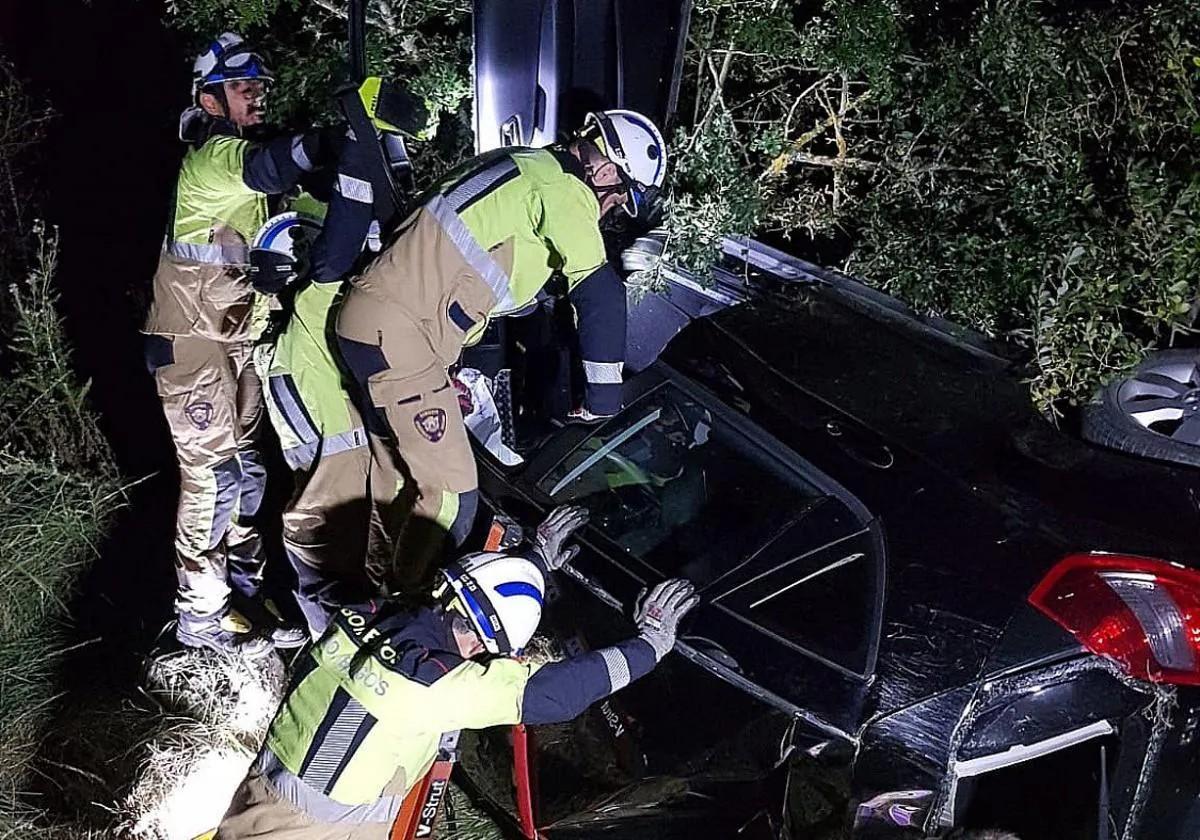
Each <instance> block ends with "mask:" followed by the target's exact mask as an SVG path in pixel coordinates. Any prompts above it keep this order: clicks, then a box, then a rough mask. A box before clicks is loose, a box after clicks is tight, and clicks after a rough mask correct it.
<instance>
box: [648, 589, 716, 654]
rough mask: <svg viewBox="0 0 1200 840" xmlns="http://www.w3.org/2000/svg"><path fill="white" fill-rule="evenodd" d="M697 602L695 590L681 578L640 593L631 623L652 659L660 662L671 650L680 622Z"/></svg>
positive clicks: (697, 596)
mask: <svg viewBox="0 0 1200 840" xmlns="http://www.w3.org/2000/svg"><path fill="white" fill-rule="evenodd" d="M699 602H700V596H699V595H697V594H696V587H695V586H693V585H692V582H691V581H690V580H686V579H684V578H671V579H669V580H664V581H663V582H662V583H660V584H659V585H658V586H656V587H654V589H653V590H651V592H650V594H649V595H647V594H646V590H644V589H643V590H642V592H641V594H640V595H639V596H638V605H637V607H636V608H635V609H634V611H633V623H634V624H636V625H637V628H638V636H639V637H640V638H642V639H644V640H645V641H646V642H648V643H649V645H650V647H652V648H654V657H655V659H657V660H659V661H661V660H662V658H663V657H664V656H666V655H667V654H668V653H670V652H671V648H673V647H675V634H676V633H677V632H678V631H679V622H680V620H682V619H683V617H684V616H685V615H687V612H688V610H690V609H691V608H692V607H694V606H696V604H698V603H699Z"/></svg>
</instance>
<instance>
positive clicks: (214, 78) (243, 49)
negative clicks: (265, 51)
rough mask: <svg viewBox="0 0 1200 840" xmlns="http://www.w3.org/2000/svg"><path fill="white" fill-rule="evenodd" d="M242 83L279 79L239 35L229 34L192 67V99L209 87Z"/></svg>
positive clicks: (217, 41) (220, 37) (201, 55)
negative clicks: (241, 81)
mask: <svg viewBox="0 0 1200 840" xmlns="http://www.w3.org/2000/svg"><path fill="white" fill-rule="evenodd" d="M241 79H262V80H263V81H264V82H272V81H274V80H275V77H274V76H273V75H272V73H271V71H270V70H269V69H268V68H267V62H266V60H265V59H263V57H262V56H261V55H259V54H258V53H256V52H255V51H254V49H253V48H252V47H251V46H250V45H249V44H247V43H246V40H245V39H244V38H243V37H242V36H241V35H238V34H237V33H236V32H225V33H222V34H221V35H219V36H218V37H217V39H216V40H215V41H213V42H212V43H211V44H209V45H208V49H206V50H205V51H204V52H202V53H200V55H198V56H196V61H195V62H194V63H193V64H192V96H193V98H195V97H198V96H199V95H200V91H201V90H202V89H203V88H205V87H207V86H208V85H217V84H221V83H222V82H236V81H239V80H241Z"/></svg>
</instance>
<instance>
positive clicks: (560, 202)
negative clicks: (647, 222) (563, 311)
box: [439, 149, 606, 315]
mask: <svg viewBox="0 0 1200 840" xmlns="http://www.w3.org/2000/svg"><path fill="white" fill-rule="evenodd" d="M577 165H578V162H577V161H575V159H574V158H573V157H572V156H571V155H569V154H567V153H565V152H557V151H552V150H550V149H506V150H504V151H503V152H500V153H490V154H486V155H482V156H480V157H477V158H474V159H473V160H471V161H470V162H468V163H467V164H465V165H464V166H463V167H462V168H461V169H460V170H458V171H457V172H456V173H453V174H451V175H450V176H449V178H448V179H447V180H445V181H444V182H443V183H442V185H441V186H440V188H439V191H440V193H441V194H442V196H444V197H445V199H446V202H447V203H448V204H449V205H450V208H451V209H452V210H454V212H455V213H457V214H458V216H459V217H460V218H461V219H462V221H463V223H464V224H465V225H466V226H467V229H468V230H469V231H470V232H471V237H472V238H473V239H474V240H475V241H476V242H477V243H478V244H479V246H480V247H481V248H483V250H484V251H488V252H490V253H491V256H492V258H493V259H494V260H495V261H496V262H497V263H498V264H499V266H500V267H501V269H502V270H503V271H504V272H505V273H506V274H507V276H508V292H509V293H508V295H507V296H505V295H497V299H498V300H499V301H500V302H499V303H498V304H497V308H496V311H494V312H493V313H492V314H493V315H504V314H507V313H509V312H513V311H516V310H520V309H522V308H524V307H526V306H528V305H529V304H530V303H532V302H533V300H534V298H535V297H536V295H537V293H538V291H539V290H540V289H541V288H542V287H543V286H544V285H546V281H547V280H549V279H550V274H551V272H553V271H556V270H557V271H561V272H562V273H563V275H564V276H566V278H567V283H568V285H569V286H570V287H571V288H574V287H575V285H576V284H578V283H579V282H580V281H582V280H583V279H584V278H586V277H588V276H589V275H591V274H592V273H594V272H595V271H596V270H597V269H598V268H600V266H602V265H604V263H605V262H606V256H605V252H604V240H603V239H602V238H601V236H600V205H599V203H598V202H597V201H596V196H595V195H594V194H593V193H592V190H591V188H590V187H588V185H587V184H585V183H584V182H583V180H582V179H581V178H580V176H579V173H578V172H576V171H575V167H576V166H577ZM505 298H507V300H506V299H505Z"/></svg>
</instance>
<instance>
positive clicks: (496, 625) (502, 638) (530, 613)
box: [442, 551, 546, 656]
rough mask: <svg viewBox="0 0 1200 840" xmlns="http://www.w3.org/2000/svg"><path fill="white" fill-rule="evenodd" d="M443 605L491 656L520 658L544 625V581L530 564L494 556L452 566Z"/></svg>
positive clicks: (446, 573) (471, 557)
mask: <svg viewBox="0 0 1200 840" xmlns="http://www.w3.org/2000/svg"><path fill="white" fill-rule="evenodd" d="M442 575H443V576H444V577H445V578H446V582H447V583H448V584H449V585H450V588H449V590H448V591H445V587H443V591H444V597H443V601H442V602H443V604H445V605H446V606H454V607H457V608H458V609H459V611H460V612H462V613H464V614H465V615H466V617H467V620H468V621H470V622H471V626H472V627H473V628H474V629H475V632H476V633H478V634H479V640H480V641H481V642H483V646H484V647H485V648H486V649H487V650H488V652H489V653H493V654H497V655H499V656H508V655H510V654H514V653H519V652H520V651H521V649H522V648H524V647H525V645H527V644H529V640H530V639H532V638H533V634H534V631H536V630H537V626H538V622H539V621H541V620H542V602H543V600H544V599H545V596H546V580H545V578H544V577H543V576H542V572H541V570H540V569H539V568H538V567H537V566H536V565H534V563H533V562H532V561H530V560H526V559H525V558H524V557H517V556H514V555H511V554H501V553H499V552H495V551H481V552H478V553H475V554H468V555H467V556H466V557H463V558H462V559H461V560H459V561H458V562H456V563H448V564H447V565H446V566H445V567H444V568H443V569H442Z"/></svg>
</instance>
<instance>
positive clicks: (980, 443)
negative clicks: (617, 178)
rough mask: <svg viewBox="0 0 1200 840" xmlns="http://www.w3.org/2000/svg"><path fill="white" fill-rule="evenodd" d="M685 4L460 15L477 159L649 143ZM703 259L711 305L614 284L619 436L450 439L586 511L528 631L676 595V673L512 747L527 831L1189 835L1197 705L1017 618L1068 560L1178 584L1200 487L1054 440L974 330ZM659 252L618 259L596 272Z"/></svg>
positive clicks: (506, 753)
mask: <svg viewBox="0 0 1200 840" xmlns="http://www.w3.org/2000/svg"><path fill="white" fill-rule="evenodd" d="M689 8H690V7H689V4H688V3H680V2H651V0H642V2H639V3H629V2H623V0H612V2H609V1H608V0H605V2H597V3H594V4H592V3H583V2H566V0H562V1H561V2H555V0H520V2H507V0H505V2H501V0H479V2H477V3H476V94H477V95H476V122H477V145H478V147H479V148H480V149H481V150H482V149H488V148H495V147H497V146H501V145H509V144H515V143H531V144H534V145H540V144H544V143H549V142H552V141H554V140H555V139H557V137H558V136H559V135H561V134H562V133H563V132H564V131H565V130H567V129H570V128H573V127H575V126H577V125H578V124H579V123H580V122H581V120H582V115H583V113H584V112H585V111H586V110H589V109H592V108H598V107H631V108H636V109H638V110H642V111H644V112H645V113H648V114H649V115H651V116H652V117H654V118H655V119H656V120H659V121H660V124H665V123H666V122H667V121H668V119H669V116H670V114H671V112H672V111H673V109H674V100H675V97H676V96H677V91H678V73H677V68H678V64H679V61H680V59H681V56H682V44H683V40H684V36H685V34H686V25H687V18H688V13H689ZM589 21H590V23H589ZM585 24H586V25H588V26H596V27H599V28H598V29H596V30H595V31H599V32H602V33H603V38H602V39H601V41H600V42H596V43H590V42H587V41H585V40H584V39H583V38H581V34H582V33H583V32H585V31H591V30H585V29H584V26H585ZM531 44H537V47H536V49H534V48H531V46H530V45H531ZM597 44H599V45H597ZM588 49H591V52H588ZM635 57H636V60H637V61H639V62H641V63H640V64H639V65H638V67H637V68H635V67H634V64H633V63H631V62H633V61H634V59H635ZM639 86H640V88H641V89H640V91H639V90H638V88H639ZM724 252H725V253H724V258H723V261H722V262H721V263H720V264H719V265H718V266H717V267H716V268H715V270H714V272H713V279H712V281H711V282H701V281H700V280H699V279H698V278H696V277H694V276H692V275H691V274H689V273H688V272H687V271H686V270H684V269H682V268H679V267H677V266H673V265H669V264H664V265H662V266H660V268H661V272H660V275H661V276H662V277H663V279H664V280H665V284H664V286H663V287H662V288H661V289H658V290H655V291H651V292H649V293H646V292H645V290H644V289H634V288H632V287H631V289H630V293H629V302H630V307H629V330H628V353H627V356H628V365H627V377H626V408H625V409H624V410H623V411H622V412H621V414H619V415H618V416H617V417H615V418H613V419H612V420H609V421H608V422H606V423H605V424H603V425H601V426H599V427H593V428H585V427H578V426H566V427H561V426H555V427H554V428H553V429H551V430H550V431H549V432H547V433H544V434H540V435H539V436H538V437H537V440H536V445H533V446H529V447H527V448H526V450H525V451H523V455H524V456H525V459H526V460H525V461H524V462H523V463H522V464H520V465H516V466H510V465H505V464H502V463H500V462H499V461H497V460H495V459H494V458H492V457H491V456H490V455H488V454H487V452H486V451H484V450H482V449H480V448H478V447H477V452H478V462H479V472H480V486H481V491H482V494H483V497H484V501H485V506H490V508H491V509H492V510H493V511H496V512H502V513H503V514H505V515H507V516H510V517H513V518H515V519H516V520H518V521H519V522H521V523H523V524H524V525H526V526H532V525H534V524H535V523H536V522H538V521H539V518H540V517H542V516H544V515H545V514H546V513H547V512H548V511H549V510H550V509H552V508H553V506H554V505H556V504H560V503H564V502H574V503H579V504H583V505H585V506H586V507H588V508H589V510H590V511H591V516H592V518H591V523H590V524H589V526H588V527H587V528H586V529H585V530H584V531H583V532H582V533H581V535H580V542H581V545H582V552H581V554H580V556H579V557H578V558H577V559H576V561H575V562H574V564H573V566H574V568H573V570H572V572H571V574H570V575H569V576H560V577H561V578H562V579H561V580H560V582H559V584H560V588H561V594H560V596H559V597H558V599H557V600H556V601H555V602H553V603H551V604H550V606H549V607H548V609H547V620H548V623H549V624H550V625H551V627H552V631H553V632H552V634H551V635H552V636H553V637H554V639H555V641H556V643H557V644H558V645H560V646H561V647H562V648H563V649H565V650H575V651H577V650H578V649H580V645H585V646H601V645H603V644H607V643H610V642H612V641H615V640H617V639H619V638H622V637H624V636H626V635H628V633H629V632H630V631H631V626H632V625H631V622H630V620H629V618H628V615H629V609H630V606H631V605H632V604H633V602H634V600H635V599H636V597H637V595H638V593H639V591H640V590H641V589H642V587H643V586H646V585H652V584H653V583H655V582H657V581H659V580H661V579H663V578H665V577H670V576H675V575H684V576H687V577H689V578H691V579H693V580H694V581H695V582H696V584H697V588H698V590H699V591H700V594H701V596H702V602H701V604H700V606H699V607H698V608H697V609H696V610H694V611H693V613H692V614H691V615H690V616H689V617H688V620H687V621H686V622H685V624H684V626H683V628H682V630H681V634H680V638H679V641H678V643H677V646H676V652H677V653H678V654H679V655H678V656H672V657H668V658H667V659H666V660H664V662H663V664H662V666H661V667H660V669H659V670H658V671H656V672H655V673H653V674H651V675H650V676H648V677H646V678H644V679H643V680H642V681H639V682H638V683H635V684H633V685H631V686H629V687H627V688H626V689H623V690H622V691H621V692H620V693H619V694H618V695H616V696H615V697H613V698H611V700H610V701H606V703H604V704H602V707H601V708H597V709H594V710H592V711H591V712H590V713H589V714H587V715H586V716H585V717H584V718H583V719H582V720H581V721H579V722H577V723H575V724H572V725H570V726H567V727H562V728H541V727H535V728H531V732H532V733H533V737H534V740H535V742H537V744H538V748H537V750H536V752H537V755H538V759H539V760H538V762H537V764H538V767H537V769H536V770H535V772H534V776H535V785H534V787H535V788H537V790H538V796H537V805H538V826H539V830H538V833H539V835H541V836H545V837H547V838H567V837H580V838H582V837H593V836H600V835H601V833H603V834H605V835H606V836H611V835H612V834H613V833H614V832H620V834H621V836H628V837H669V836H681V837H729V836H735V835H736V836H745V837H783V836H789V833H790V836H812V837H820V836H826V835H824V834H822V832H823V831H828V832H829V834H828V836H841V835H838V833H837V832H838V831H841V830H843V829H846V828H848V829H850V831H851V832H852V833H853V835H854V836H864V837H874V836H879V837H922V836H938V835H941V834H944V833H945V832H947V831H948V830H950V829H952V828H956V827H972V828H997V827H999V828H1004V827H1007V828H1009V829H1011V830H1015V831H1017V832H1018V834H1019V836H1021V837H1022V838H1023V840H1029V838H1035V837H1054V838H1056V840H1058V838H1068V837H1081V838H1082V837H1089V838H1094V837H1108V838H1130V840H1132V838H1158V837H1176V836H1180V837H1182V836H1197V834H1200V806H1197V804H1196V803H1197V802H1198V801H1200V767H1197V763H1198V762H1200V758H1198V757H1197V756H1198V754H1200V750H1197V749H1196V746H1195V743H1194V741H1195V738H1196V733H1197V731H1198V730H1200V691H1198V690H1197V689H1196V688H1194V687H1186V686H1172V685H1166V684H1156V683H1152V682H1149V681H1146V680H1139V679H1134V678H1132V677H1130V676H1129V675H1128V674H1127V673H1126V672H1124V671H1123V670H1122V669H1121V667H1119V666H1118V664H1116V663H1114V662H1113V661H1110V660H1108V659H1105V658H1102V657H1100V656H1097V655H1094V654H1092V653H1090V652H1089V651H1088V650H1087V649H1086V648H1085V647H1084V646H1083V645H1081V643H1080V642H1079V641H1078V640H1077V639H1076V638H1075V637H1073V636H1072V635H1071V634H1070V633H1068V632H1067V631H1066V630H1064V629H1063V627H1061V626H1060V625H1059V624H1057V623H1055V622H1054V621H1051V620H1050V619H1049V618H1047V617H1046V616H1045V615H1043V614H1042V613H1040V612H1038V611H1037V610H1035V609H1034V608H1033V607H1032V606H1031V605H1030V603H1029V602H1028V600H1027V599H1028V597H1029V595H1030V593H1031V592H1032V591H1033V590H1034V588H1035V587H1036V586H1037V585H1038V584H1039V582H1040V581H1041V580H1042V579H1043V578H1044V577H1045V575H1046V574H1047V572H1048V571H1049V570H1050V569H1051V568H1052V567H1053V566H1054V565H1055V564H1056V563H1057V562H1058V561H1059V560H1060V559H1061V558H1063V557H1064V556H1066V555H1068V554H1071V553H1073V552H1111V553H1116V554H1127V555H1133V556H1142V557H1152V558H1160V559H1162V560H1167V561H1171V562H1173V563H1178V564H1183V565H1186V566H1188V567H1191V568H1200V546H1197V543H1196V540H1195V534H1196V532H1197V528H1198V526H1200V473H1197V472H1196V471H1194V470H1189V469H1185V468H1181V467H1171V466H1166V465H1161V464H1150V463H1147V462H1144V461H1140V460H1138V459H1136V458H1132V457H1129V456H1125V455H1120V454H1116V453H1112V452H1108V451H1105V450H1100V449H1097V448H1094V447H1091V446H1089V445H1086V444H1084V443H1082V442H1080V441H1079V440H1077V439H1075V438H1073V437H1071V436H1069V435H1067V434H1064V433H1062V432H1061V431H1059V430H1057V429H1055V428H1053V427H1052V426H1051V425H1050V424H1049V423H1047V422H1046V421H1045V420H1044V419H1043V418H1041V417H1040V416H1038V415H1037V414H1036V413H1035V412H1034V411H1033V409H1032V407H1031V405H1030V401H1029V398H1028V395H1027V393H1026V391H1025V389H1024V388H1023V386H1022V385H1021V383H1020V370H1019V367H1018V366H1017V365H1016V364H1015V363H1014V361H1013V359H1012V358H1011V355H1010V354H1009V353H1008V351H1006V350H1005V348H1003V347H999V346H996V345H995V344H993V343H991V342H989V341H987V340H986V339H984V338H982V337H979V336H976V335H973V334H971V333H970V332H969V331H966V330H963V329H960V328H958V327H956V326H955V325H953V324H949V323H947V322H945V321H942V320H940V319H937V318H930V317H923V316H919V315H917V314H916V313H913V312H912V311H911V310H909V309H908V308H907V307H905V306H904V305H903V304H902V303H900V302H899V301H896V300H894V299H892V298H889V297H887V296H886V295H884V294H882V293H880V292H878V291H876V290H874V289H870V288H868V287H867V286H865V285H864V284H862V283H860V282H859V281H856V280H855V279H854V278H850V277H846V276H844V275H841V274H838V273H837V272H831V271H828V270H825V269H821V268H820V267H818V266H814V265H811V264H808V263H806V262H804V261H802V260H798V259H796V258H793V257H791V256H789V255H787V254H785V253H782V252H780V251H778V250H776V249H774V248H771V247H770V246H767V245H764V244H762V243H759V242H755V241H753V240H748V239H740V238H730V239H728V240H726V241H725V243H724ZM660 257H661V239H656V238H655V237H654V236H647V237H643V238H642V239H639V240H638V242H637V243H635V244H634V246H633V248H631V249H629V250H627V251H626V252H625V254H624V260H623V261H624V263H625V266H624V267H625V269H626V271H630V270H636V269H638V268H648V267H654V266H656V265H657V261H658V259H659V258H660ZM534 317H536V316H534ZM518 414H519V412H518ZM518 424H519V421H518ZM480 743H481V746H480V747H479V755H478V760H477V761H475V762H473V763H472V762H470V761H468V762H466V763H467V768H468V772H469V774H470V776H471V778H472V780H473V781H474V780H479V781H480V784H479V785H478V786H477V787H478V788H479V789H480V790H481V791H482V794H483V796H484V798H485V799H488V800H489V801H491V802H493V803H494V804H495V805H496V806H497V807H498V808H499V809H501V810H503V811H508V812H511V811H512V808H513V806H512V803H511V801H510V799H509V797H510V792H509V791H508V788H509V787H510V786H511V781H510V780H509V779H508V778H507V777H506V776H505V774H506V773H507V772H508V771H507V768H508V767H511V759H510V754H511V747H510V746H509V745H508V743H507V741H506V738H505V736H504V735H503V734H502V733H491V734H490V735H488V736H486V737H485V738H483V739H482V740H481V742H480ZM814 768H816V769H814ZM497 771H499V774H500V776H502V777H503V778H500V779H499V780H496V779H494V778H493V779H492V782H491V783H490V784H489V783H485V782H486V779H487V777H489V776H493V777H494V776H495V775H496V773H497ZM800 791H802V793H801V792H800ZM838 797H841V801H840V803H839V804H834V802H835V800H837V799H838ZM814 802H816V803H818V804H816V805H814V804H813V803H814Z"/></svg>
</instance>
